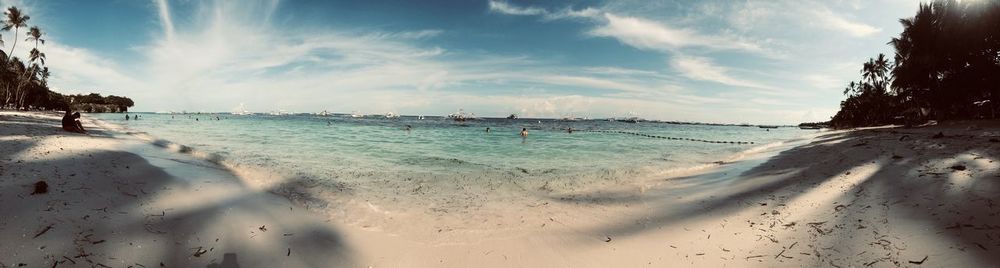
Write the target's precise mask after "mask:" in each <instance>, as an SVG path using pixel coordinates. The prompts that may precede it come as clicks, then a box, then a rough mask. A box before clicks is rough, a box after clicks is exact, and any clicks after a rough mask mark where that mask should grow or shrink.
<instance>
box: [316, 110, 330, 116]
mask: <svg viewBox="0 0 1000 268" xmlns="http://www.w3.org/2000/svg"><path fill="white" fill-rule="evenodd" d="M316 115H318V116H330V115H332V114H331V113H330V112H327V111H326V110H323V111H322V112H319V113H316Z"/></svg>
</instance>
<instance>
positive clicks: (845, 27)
mask: <svg viewBox="0 0 1000 268" xmlns="http://www.w3.org/2000/svg"><path fill="white" fill-rule="evenodd" d="M813 14H814V18H815V19H816V20H818V22H817V23H818V25H823V26H824V27H827V28H830V29H833V30H838V31H841V32H844V33H846V34H848V35H851V36H854V37H865V36H870V35H872V34H876V33H879V32H881V31H882V29H879V28H876V27H874V26H871V25H868V24H864V23H860V22H855V21H850V20H848V19H846V18H844V17H841V16H839V15H837V14H835V13H833V11H830V10H829V9H821V10H817V11H815V12H813Z"/></svg>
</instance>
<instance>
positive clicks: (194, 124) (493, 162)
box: [91, 113, 809, 207]
mask: <svg viewBox="0 0 1000 268" xmlns="http://www.w3.org/2000/svg"><path fill="white" fill-rule="evenodd" d="M141 115H142V118H141V119H140V120H129V121H125V120H124V115H123V114H94V115H91V116H94V117H96V118H99V119H102V120H104V121H106V122H110V123H114V124H118V125H121V126H123V127H125V128H126V129H128V130H130V131H135V132H145V133H148V134H149V135H152V136H155V137H157V138H160V139H165V140H169V141H171V142H174V143H178V144H183V145H186V146H190V147H192V148H194V149H195V150H198V151H203V152H208V153H215V154H218V155H221V156H222V157H223V159H224V162H225V163H226V164H228V165H229V166H236V167H253V168H257V169H261V170H267V171H269V172H273V173H275V174H281V175H282V176H286V177H292V178H296V180H297V181H299V182H301V183H300V184H302V185H305V186H304V188H316V187H318V186H317V185H319V186H323V187H319V188H325V190H321V191H318V192H326V193H337V194H338V195H339V196H343V195H350V194H354V195H364V196H365V198H366V199H370V200H388V201H385V202H387V203H389V202H405V201H401V199H400V198H399V197H400V196H406V195H418V194H419V195H421V196H424V197H423V198H424V199H427V200H434V198H445V197H444V196H449V197H448V198H451V199H449V200H452V199H456V198H457V199H458V200H477V198H478V199H483V200H485V199H489V200H503V199H504V198H507V199H510V198H517V197H518V196H522V195H527V194H531V192H533V191H537V189H543V190H545V191H572V190H574V189H579V188H581V187H587V186H588V185H592V184H594V183H602V182H608V181H614V182H620V181H627V180H630V179H635V178H640V177H644V176H652V175H656V174H662V172H664V171H669V170H673V169H682V168H688V167H695V166H704V165H706V164H709V163H712V162H715V161H720V160H727V159H728V158H729V157H730V156H732V155H733V154H736V153H739V152H741V151H746V150H749V149H752V148H754V147H757V146H762V145H766V144H770V143H775V142H779V141H781V140H786V139H790V138H793V137H798V136H802V135H805V134H807V133H809V132H808V131H805V130H800V129H798V128H778V129H771V130H765V129H761V128H758V127H738V126H707V125H676V124H666V123H653V122H639V123H626V122H613V121H597V120H592V121H591V120H584V121H563V120H544V119H542V120H539V119H516V120H508V119H481V120H474V121H466V122H454V121H451V120H448V119H446V118H441V117H427V118H425V119H419V118H416V117H402V118H396V119H387V118H374V117H366V118H351V117H350V116H345V115H337V116H315V115H286V116H271V115H247V116H236V115H229V114H201V115H192V114H177V115H170V114H151V113H143V114H141ZM216 116H218V117H219V119H220V120H215V118H216ZM196 119H197V120H196ZM407 125H410V126H412V129H411V130H409V131H407V130H406V126H407ZM487 127H489V128H490V129H491V131H490V132H489V133H487V132H486V131H485V129H486V128H487ZM567 127H572V128H574V129H577V130H578V131H576V132H574V133H567V132H566V130H565V129H566V128H567ZM521 128H527V129H528V131H529V132H530V134H529V135H528V137H527V138H522V137H520V136H519V135H518V133H519V132H520V130H521ZM594 130H599V131H602V132H595V131H594ZM608 131H610V133H609V132H608ZM618 131H626V132H631V133H639V134H645V135H649V136H662V137H675V138H690V139H701V140H717V141H742V142H753V144H731V143H725V144H719V143H706V142H695V141H686V140H671V139H663V138H652V137H646V136H639V135H632V134H621V133H615V132H618ZM505 185H506V186H505ZM511 185H513V186H511ZM519 191H520V192H523V193H517V192H519ZM314 192H316V191H314ZM329 195H333V194H329ZM455 196H459V197H455ZM499 196H503V197H504V198H500V197H499ZM311 198H313V199H314V200H315V199H319V200H320V201H322V199H324V198H325V197H323V194H322V193H318V194H314V195H313V196H312V197H311ZM393 200H395V201H393ZM422 200H423V199H422ZM428 202H431V201H428ZM441 202H444V201H441ZM441 202H438V203H441ZM448 202H458V203H462V202H466V203H465V204H456V205H455V206H456V207H462V206H467V205H468V202H473V201H448ZM476 202H479V203H482V202H481V201H476Z"/></svg>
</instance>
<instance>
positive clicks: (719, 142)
mask: <svg viewBox="0 0 1000 268" xmlns="http://www.w3.org/2000/svg"><path fill="white" fill-rule="evenodd" d="M574 131H583V132H599V133H614V134H625V135H635V136H640V137H647V138H653V139H665V140H680V141H695V142H704V143H718V144H754V142H752V141H714V140H703V139H692V138H677V137H667V136H658V135H649V134H643V133H638V132H630V131H621V130H574Z"/></svg>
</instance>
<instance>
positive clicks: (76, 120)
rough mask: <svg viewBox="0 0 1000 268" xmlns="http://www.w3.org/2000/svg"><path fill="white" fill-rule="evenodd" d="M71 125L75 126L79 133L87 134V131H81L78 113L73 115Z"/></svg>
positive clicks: (81, 126) (81, 124)
mask: <svg viewBox="0 0 1000 268" xmlns="http://www.w3.org/2000/svg"><path fill="white" fill-rule="evenodd" d="M73 123H75V124H76V129H77V130H79V131H80V133H83V134H87V130H86V129H83V123H80V112H75V113H73Z"/></svg>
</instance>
